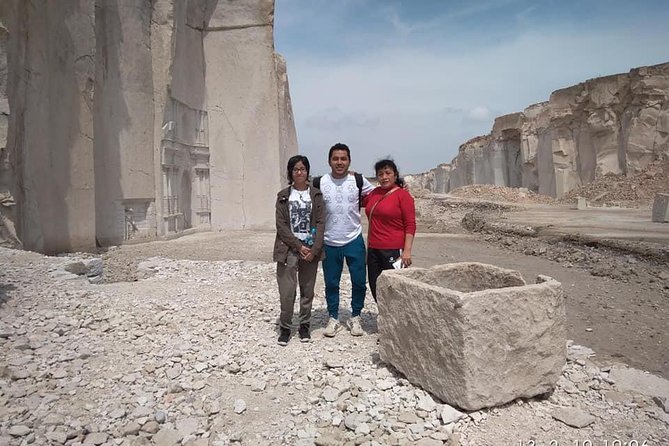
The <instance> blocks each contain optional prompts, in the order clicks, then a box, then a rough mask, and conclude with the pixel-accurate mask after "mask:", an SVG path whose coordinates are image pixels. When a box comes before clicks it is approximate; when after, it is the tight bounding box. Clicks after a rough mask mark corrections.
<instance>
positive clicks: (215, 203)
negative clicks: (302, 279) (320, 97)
mask: <svg viewBox="0 0 669 446" xmlns="http://www.w3.org/2000/svg"><path fill="white" fill-rule="evenodd" d="M209 5H210V9H209V10H208V13H207V17H205V23H204V54H205V59H206V61H207V66H206V80H207V82H206V88H207V90H206V91H207V104H208V109H209V145H210V152H211V158H210V160H211V165H210V169H211V170H210V172H211V178H210V180H211V197H212V202H211V215H212V229H218V228H229V229H232V228H270V227H273V225H274V201H275V196H276V195H275V193H276V191H277V190H278V189H279V187H280V186H281V180H280V178H279V171H280V169H277V166H279V165H280V164H281V162H282V161H281V159H282V157H285V156H286V155H285V154H284V155H283V156H282V155H280V151H279V150H278V149H279V147H281V137H280V120H279V104H278V94H277V92H278V85H277V82H278V81H277V71H276V62H275V53H274V46H273V20H274V2H273V1H272V0H254V1H247V2H233V1H219V2H209Z"/></svg>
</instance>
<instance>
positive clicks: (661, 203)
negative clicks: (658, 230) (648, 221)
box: [652, 194, 669, 223]
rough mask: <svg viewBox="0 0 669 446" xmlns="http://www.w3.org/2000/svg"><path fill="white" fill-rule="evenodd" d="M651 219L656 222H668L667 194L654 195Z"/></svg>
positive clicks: (668, 195) (668, 203)
mask: <svg viewBox="0 0 669 446" xmlns="http://www.w3.org/2000/svg"><path fill="white" fill-rule="evenodd" d="M652 220H653V221H654V222H656V223H669V194H656V195H655V199H654V200H653V212H652Z"/></svg>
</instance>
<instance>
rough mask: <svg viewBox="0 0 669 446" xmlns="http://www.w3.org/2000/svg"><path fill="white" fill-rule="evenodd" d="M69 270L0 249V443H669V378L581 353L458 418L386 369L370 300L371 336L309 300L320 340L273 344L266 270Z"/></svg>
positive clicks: (366, 319)
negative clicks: (553, 380)
mask: <svg viewBox="0 0 669 446" xmlns="http://www.w3.org/2000/svg"><path fill="white" fill-rule="evenodd" d="M71 263H72V261H71V259H68V258H57V257H44V256H41V255H37V254H34V253H30V252H22V251H13V250H9V249H4V248H0V264H2V268H0V312H1V314H2V318H1V322H0V345H1V349H0V445H11V446H14V445H16V446H19V445H28V444H35V445H42V444H65V445H72V446H74V445H77V446H78V445H105V446H112V445H131V446H139V445H158V446H168V445H179V444H182V445H189V446H204V445H211V446H223V445H229V444H241V445H277V444H289V445H313V444H315V445H367V446H371V445H404V444H416V445H442V444H446V443H447V444H449V445H458V444H460V445H480V444H517V443H518V441H519V440H522V439H524V440H529V439H530V438H533V439H535V440H536V441H537V442H539V441H542V442H543V441H545V440H546V439H560V440H565V441H568V440H576V439H579V440H583V439H585V438H592V439H593V441H595V440H600V442H601V441H603V439H609V440H610V439H613V438H618V439H625V438H628V439H636V440H639V441H640V442H641V441H642V440H646V441H647V444H649V445H650V444H652V445H659V444H667V442H669V434H668V429H667V427H668V425H669V424H668V423H669V415H668V414H667V413H666V398H667V397H668V396H669V395H668V394H667V393H664V392H665V390H664V387H662V386H663V385H665V383H666V381H665V380H661V379H659V378H657V379H658V380H659V381H657V382H659V383H660V385H659V386H658V385H657V383H656V382H654V384H653V385H652V386H645V387H644V386H640V385H637V384H638V382H641V381H643V379H644V377H645V376H646V375H643V374H642V373H641V372H638V373H637V372H635V371H631V372H630V371H628V373H630V374H632V379H629V377H627V378H626V386H625V388H624V389H619V388H618V387H617V386H616V384H617V383H616V380H615V379H614V376H615V370H616V369H615V368H613V369H611V368H608V367H600V366H597V365H595V363H594V362H592V358H591V355H592V352H591V351H588V350H587V349H585V348H583V347H578V346H573V345H572V346H571V347H570V348H569V355H568V362H567V364H566V366H565V367H564V369H563V371H562V375H561V377H560V379H559V381H558V385H557V388H556V390H555V392H553V393H552V394H551V395H549V396H546V397H545V398H543V399H531V400H526V401H523V400H519V401H516V402H512V403H510V404H508V405H506V406H502V407H497V408H493V409H486V410H481V411H476V412H470V413H463V412H460V411H458V410H457V409H455V408H452V407H450V406H447V405H444V404H441V403H440V402H439V401H436V400H435V399H433V398H432V396H430V395H429V394H427V393H426V392H424V391H423V390H421V389H419V388H417V387H414V386H413V385H411V384H410V383H409V382H408V381H407V380H406V379H404V378H403V377H402V376H400V375H399V374H397V373H396V372H395V371H394V370H392V369H389V368H388V367H386V366H385V365H384V364H382V363H380V361H379V357H378V349H377V328H376V315H377V313H376V312H377V309H376V306H375V305H374V304H373V303H372V304H368V305H367V310H365V312H364V313H363V328H364V329H365V331H366V332H367V333H366V335H365V336H363V337H362V338H353V337H351V336H350V335H349V334H348V333H342V334H341V335H338V336H337V337H336V338H334V339H327V338H324V337H322V335H321V333H320V332H321V331H322V329H323V326H324V323H325V318H326V311H325V305H324V298H323V296H322V295H317V297H316V302H315V306H314V317H313V321H312V324H313V327H314V335H313V337H314V342H312V343H310V344H302V343H300V342H298V341H297V340H296V339H292V340H291V342H290V343H289V344H288V346H287V347H286V348H279V347H278V346H277V345H276V318H277V315H278V298H277V296H276V290H275V288H276V284H275V276H274V269H275V266H274V264H271V263H263V262H250V261H228V262H206V261H186V260H180V261H176V260H170V259H164V258H152V259H149V260H148V261H146V262H143V263H142V264H141V265H140V266H141V271H140V274H139V276H140V277H143V279H141V280H139V281H138V282H132V283H129V282H119V283H102V284H91V283H89V281H88V280H87V279H86V278H85V275H82V276H76V275H73V274H71V273H68V272H66V271H65V269H64V268H65V267H66V266H67V265H68V264H71ZM319 277H320V276H319ZM320 280H321V282H320V283H319V284H318V285H317V289H322V278H321V279H320ZM347 288H348V289H350V285H349V284H344V285H343V287H342V289H344V290H346V289H347ZM348 299H349V296H346V295H344V296H343V300H344V302H347V301H348ZM344 316H345V315H344ZM344 319H345V317H344ZM635 373H636V374H635ZM637 375H639V376H637ZM609 444H610V443H609ZM639 444H641V443H639Z"/></svg>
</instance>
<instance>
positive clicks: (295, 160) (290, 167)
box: [288, 155, 310, 184]
mask: <svg viewBox="0 0 669 446" xmlns="http://www.w3.org/2000/svg"><path fill="white" fill-rule="evenodd" d="M300 161H302V164H304V167H306V169H307V178H309V168H310V166H309V158H307V157H306V156H304V155H295V156H291V157H290V159H289V160H288V184H293V169H294V168H295V164H297V163H299V162H300Z"/></svg>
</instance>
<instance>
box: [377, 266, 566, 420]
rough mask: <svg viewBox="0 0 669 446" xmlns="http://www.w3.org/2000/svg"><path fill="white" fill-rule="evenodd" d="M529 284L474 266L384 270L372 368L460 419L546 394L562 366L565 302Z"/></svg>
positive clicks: (545, 280)
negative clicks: (379, 366) (383, 368)
mask: <svg viewBox="0 0 669 446" xmlns="http://www.w3.org/2000/svg"><path fill="white" fill-rule="evenodd" d="M536 282H537V283H536V284H529V285H528V284H526V282H525V281H524V280H523V278H522V276H521V275H520V274H519V273H518V272H517V271H513V270H508V269H502V268H498V267H496V266H493V265H486V264H482V263H452V264H447V265H439V266H435V267H432V268H430V269H423V268H409V269H402V270H389V271H384V272H383V274H381V276H380V277H379V280H378V283H377V289H378V307H379V317H378V326H379V339H380V346H379V349H380V356H381V360H382V361H384V362H386V363H389V364H392V365H393V366H394V367H395V368H396V369H398V370H399V371H400V372H401V373H403V374H404V375H405V376H406V377H407V379H408V380H409V381H411V382H412V383H414V384H416V385H418V386H420V387H422V388H423V389H425V390H427V391H428V392H430V393H432V394H433V395H435V396H436V397H438V398H439V399H441V400H442V401H444V402H445V403H448V404H450V405H453V406H457V407H460V408H463V409H466V410H477V409H480V408H483V407H491V406H497V405H500V404H504V403H507V402H509V401H513V400H514V399H516V398H529V397H533V396H536V395H540V394H544V393H547V392H550V391H551V390H552V389H553V388H554V387H555V384H556V382H557V380H558V378H559V377H560V374H561V372H562V367H563V365H564V364H565V361H566V354H567V353H566V335H565V300H564V295H563V292H562V286H561V284H560V283H559V282H557V281H556V280H554V279H552V278H550V277H547V276H539V277H537V280H536Z"/></svg>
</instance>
